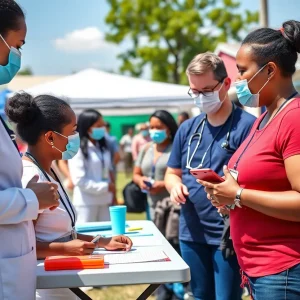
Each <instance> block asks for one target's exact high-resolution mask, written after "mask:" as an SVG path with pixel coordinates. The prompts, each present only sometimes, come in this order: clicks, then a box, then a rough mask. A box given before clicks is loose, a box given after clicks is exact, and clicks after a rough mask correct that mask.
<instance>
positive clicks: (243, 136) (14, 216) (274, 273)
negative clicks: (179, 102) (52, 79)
mask: <svg viewBox="0 0 300 300" xmlns="http://www.w3.org/2000/svg"><path fill="white" fill-rule="evenodd" d="M26 31H27V28H26V23H25V17H24V13H23V11H22V9H21V8H20V7H19V5H18V4H17V3H16V2H15V1H13V0H0V84H6V83H8V82H9V81H10V80H12V78H13V77H14V76H15V75H16V73H17V72H18V70H19V69H20V65H21V53H20V50H19V49H20V47H21V46H22V45H23V44H24V43H25V36H26ZM299 52H300V22H297V21H287V22H285V23H283V25H282V28H280V29H279V30H275V29H270V28H262V29H257V30H255V31H253V32H251V33H250V34H248V35H247V36H246V38H245V39H244V40H243V42H242V44H241V47H240V49H239V51H238V53H237V57H236V61H237V68H238V72H239V73H238V77H237V78H236V79H235V78H232V79H231V78H229V77H228V74H227V71H226V68H225V65H224V62H223V61H222V59H221V58H220V57H218V56H216V55H215V54H213V53H209V52H207V53H201V54H198V55H196V56H195V57H194V58H193V60H192V61H191V62H190V63H189V65H188V66H187V69H186V75H187V78H188V81H189V87H190V89H189V91H188V94H189V95H190V96H191V99H193V101H194V103H195V105H196V106H197V107H199V108H200V110H201V113H200V114H199V115H198V116H196V117H193V118H190V117H189V115H188V113H186V112H182V113H180V114H179V115H178V120H175V119H174V117H173V116H172V114H170V113H169V112H168V111H165V110H157V111H155V112H154V113H153V114H152V115H151V116H150V118H149V120H148V122H147V123H143V124H139V125H138V127H137V130H138V133H137V134H136V135H135V136H134V129H133V127H129V128H128V130H127V133H126V134H125V135H124V136H123V137H122V138H121V140H120V143H119V142H118V140H117V139H116V138H115V137H113V136H112V135H111V133H110V129H111V124H109V123H107V122H105V118H104V117H103V116H102V115H101V113H100V112H99V111H96V110H93V109H87V110H85V111H83V112H82V113H81V114H80V115H79V116H76V115H75V113H74V111H73V110H72V108H71V107H70V105H69V104H68V103H67V102H65V101H64V100H62V99H60V98H57V97H55V96H50V95H40V96H37V97H32V96H31V95H29V94H27V93H25V92H20V93H16V94H15V95H14V96H13V97H11V98H10V99H9V100H8V101H7V104H6V109H5V112H6V115H7V117H8V119H9V121H10V122H12V124H14V125H13V128H14V130H15V132H16V134H17V141H18V142H19V148H18V145H17V143H16V141H15V140H14V138H13V137H14V134H13V132H12V131H11V129H10V128H9V127H8V126H7V124H6V123H5V122H4V121H3V119H2V118H0V121H1V124H0V141H1V143H0V158H1V164H0V177H1V180H0V240H1V243H0V299H6V300H7V299H8V300H10V299H16V298H18V297H20V295H21V297H22V299H24V300H32V299H35V298H38V299H76V296H75V295H73V294H72V292H71V291H70V290H67V289H56V290H37V291H36V288H35V287H36V274H35V269H36V260H37V258H38V259H43V258H45V257H46V256H49V255H83V254H91V253H92V252H93V250H94V249H95V247H104V248H106V249H107V250H116V249H124V250H129V249H130V248H131V246H132V242H131V240H130V239H129V238H128V237H126V236H122V235H121V236H116V237H113V238H110V239H107V238H103V237H102V238H100V239H99V241H98V243H97V244H94V243H92V242H91V241H92V240H93V238H94V237H93V236H89V235H83V234H79V233H77V232H76V229H75V224H76V222H77V221H78V222H90V221H106V220H109V206H111V205H117V204H118V199H117V189H116V183H117V180H118V168H117V166H118V164H119V162H120V161H121V160H123V162H124V172H125V174H126V176H127V177H131V176H132V178H133V182H132V184H134V185H135V186H136V187H137V190H136V191H137V192H138V193H140V194H139V195H144V196H145V198H146V202H147V205H146V207H145V210H147V212H148V219H150V220H152V221H153V222H155V224H156V225H157V227H158V228H159V229H160V230H161V231H162V232H163V234H164V235H165V236H166V238H167V239H168V240H169V242H170V243H171V244H172V246H173V247H174V248H175V249H176V250H177V251H178V253H179V254H180V255H181V256H182V257H183V259H184V260H185V261H186V263H187V264H188V265H189V267H190V270H191V286H190V288H191V292H192V294H193V297H194V299H196V300H240V299H241V297H242V287H244V286H247V288H248V290H249V293H250V294H251V296H252V297H253V299H255V300H261V299H288V300H296V299H299V298H300V281H299V276H300V244H299V238H300V236H299V232H300V230H299V222H300V213H299V210H300V205H299V203H300V178H298V177H299V176H300V123H299V122H298V118H299V113H300V111H299V108H300V96H299V94H298V92H297V91H296V89H295V87H294V85H293V81H292V75H293V74H294V72H295V65H296V61H297V57H298V56H297V53H299ZM232 81H234V82H232ZM232 84H234V85H235V86H236V93H237V98H238V101H239V103H240V105H236V104H234V103H233V102H232V101H231V100H230V99H229V95H228V91H229V88H230V87H231V86H232ZM262 106H264V107H266V111H265V112H264V113H263V114H262V115H261V116H260V117H259V118H257V119H256V118H255V117H254V116H252V115H250V114H249V113H247V112H245V111H244V110H243V109H242V107H262ZM19 150H22V152H23V156H21V155H20V152H19ZM194 169H197V170H203V169H211V170H213V171H214V172H216V173H217V174H218V175H219V176H222V178H221V179H220V182H219V183H218V182H211V181H209V180H208V179H207V180H204V179H203V178H202V180H200V179H196V178H195V177H194V176H193V174H192V173H191V170H194ZM62 178H64V179H65V180H64V181H62ZM68 191H72V199H71V197H70V196H69V194H70V193H68ZM125 200H126V199H125ZM240 270H241V272H240ZM185 289H187V286H186V285H182V284H177V283H174V284H168V285H164V286H162V287H161V288H160V289H159V291H158V293H157V299H159V300H167V299H183V294H184V290H185Z"/></svg>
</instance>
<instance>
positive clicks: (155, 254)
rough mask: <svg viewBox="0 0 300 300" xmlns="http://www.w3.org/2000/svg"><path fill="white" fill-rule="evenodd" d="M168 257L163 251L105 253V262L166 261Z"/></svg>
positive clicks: (110, 263) (113, 263)
mask: <svg viewBox="0 0 300 300" xmlns="http://www.w3.org/2000/svg"><path fill="white" fill-rule="evenodd" d="M167 259H168V256H167V255H166V254H165V253H164V252H163V251H139V252H127V253H124V254H114V255H104V263H105V264H109V265H115V264H131V263H142V262H153V261H165V260H167Z"/></svg>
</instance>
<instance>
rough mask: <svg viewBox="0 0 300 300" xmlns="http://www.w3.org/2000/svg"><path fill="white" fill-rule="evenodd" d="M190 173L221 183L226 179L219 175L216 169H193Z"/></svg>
mask: <svg viewBox="0 0 300 300" xmlns="http://www.w3.org/2000/svg"><path fill="white" fill-rule="evenodd" d="M190 173H191V174H192V175H193V176H194V177H195V178H196V179H199V180H203V181H207V182H212V183H221V182H223V181H224V179H223V178H222V177H221V176H220V175H218V174H217V173H216V172H215V171H213V170H211V169H192V170H190Z"/></svg>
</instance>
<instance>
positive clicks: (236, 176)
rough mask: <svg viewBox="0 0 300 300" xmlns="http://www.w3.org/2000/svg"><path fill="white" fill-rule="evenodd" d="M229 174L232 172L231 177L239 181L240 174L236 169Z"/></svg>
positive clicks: (230, 170)
mask: <svg viewBox="0 0 300 300" xmlns="http://www.w3.org/2000/svg"><path fill="white" fill-rule="evenodd" d="M229 172H230V174H231V176H232V177H233V178H234V180H235V181H238V177H239V172H238V171H237V170H234V169H229Z"/></svg>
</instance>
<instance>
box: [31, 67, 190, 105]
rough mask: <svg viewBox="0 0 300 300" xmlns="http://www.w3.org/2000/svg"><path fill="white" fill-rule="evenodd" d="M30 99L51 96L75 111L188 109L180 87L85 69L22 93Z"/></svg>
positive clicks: (186, 96) (188, 98)
mask: <svg viewBox="0 0 300 300" xmlns="http://www.w3.org/2000/svg"><path fill="white" fill-rule="evenodd" d="M25 91H26V92H28V93H30V94H32V95H33V96H37V95H41V94H51V95H54V96H58V97H63V98H67V99H68V101H69V102H70V104H71V106H72V107H73V108H74V109H84V108H87V107H89V108H95V109H97V108H118V107H120V108H121V107H124V108H125V107H127V108H134V107H177V108H178V107H181V106H184V105H187V106H191V105H192V104H193V101H192V99H191V98H190V96H189V95H188V94H187V92H188V87H187V86H183V85H176V84H169V83H161V82H154V81H149V80H144V79H138V78H132V77H127V76H123V75H117V74H111V73H106V72H103V71H99V70H96V69H86V70H83V71H80V72H78V73H76V74H73V75H70V76H66V77H64V78H61V79H58V80H55V81H52V82H48V83H44V84H41V85H37V86H35V87H32V88H29V89H26V90H25Z"/></svg>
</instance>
